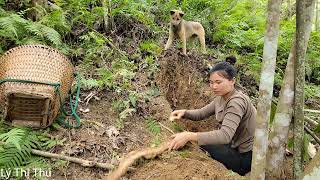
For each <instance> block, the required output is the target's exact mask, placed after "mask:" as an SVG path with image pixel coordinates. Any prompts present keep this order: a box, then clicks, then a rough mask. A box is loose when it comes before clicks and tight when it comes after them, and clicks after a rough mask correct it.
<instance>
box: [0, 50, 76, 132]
mask: <svg viewBox="0 0 320 180" xmlns="http://www.w3.org/2000/svg"><path fill="white" fill-rule="evenodd" d="M8 79H10V80H12V79H13V80H14V82H12V81H10V80H9V81H8ZM73 79H74V67H73V65H72V64H71V62H70V61H69V60H68V59H67V58H66V57H65V56H64V55H63V54H61V53H59V52H58V51H57V50H55V49H53V48H51V47H47V46H44V45H23V46H19V47H15V48H12V49H10V50H8V51H7V52H6V53H5V54H4V55H3V56H2V57H1V58H0V82H1V81H2V83H1V84H0V109H2V111H3V115H4V118H5V119H6V120H7V121H10V122H12V124H14V125H23V126H29V127H35V128H44V127H47V126H49V125H51V124H52V122H53V120H54V119H55V118H56V116H57V114H58V113H59V109H60V106H61V103H62V102H60V101H61V100H60V99H62V100H64V99H65V98H66V97H67V96H68V93H69V91H70V89H71V85H72V82H73ZM17 80H18V81H19V82H16V81H17ZM29 81H30V82H29ZM34 82H38V83H43V84H38V83H34ZM46 83H47V84H46ZM52 83H53V84H58V83H59V84H60V86H59V87H57V86H53V85H48V84H52ZM58 90H60V91H59V92H60V93H58ZM59 94H60V95H59Z"/></svg>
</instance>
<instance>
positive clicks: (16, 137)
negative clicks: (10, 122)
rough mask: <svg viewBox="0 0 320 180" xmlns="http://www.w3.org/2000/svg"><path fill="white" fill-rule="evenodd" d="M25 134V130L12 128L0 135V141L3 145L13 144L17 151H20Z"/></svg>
mask: <svg viewBox="0 0 320 180" xmlns="http://www.w3.org/2000/svg"><path fill="white" fill-rule="evenodd" d="M25 134H26V132H25V130H23V129H19V128H14V129H11V130H10V131H9V132H7V133H4V134H0V141H3V142H5V144H13V145H15V147H16V148H17V149H19V150H21V147H20V142H21V140H22V139H23V138H24V136H25Z"/></svg>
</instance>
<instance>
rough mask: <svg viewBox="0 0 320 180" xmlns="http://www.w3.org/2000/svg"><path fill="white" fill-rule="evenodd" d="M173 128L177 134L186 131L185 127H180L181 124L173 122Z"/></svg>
mask: <svg viewBox="0 0 320 180" xmlns="http://www.w3.org/2000/svg"><path fill="white" fill-rule="evenodd" d="M171 127H172V129H174V131H176V132H182V131H184V127H183V126H181V125H179V124H178V123H176V122H172V123H171Z"/></svg>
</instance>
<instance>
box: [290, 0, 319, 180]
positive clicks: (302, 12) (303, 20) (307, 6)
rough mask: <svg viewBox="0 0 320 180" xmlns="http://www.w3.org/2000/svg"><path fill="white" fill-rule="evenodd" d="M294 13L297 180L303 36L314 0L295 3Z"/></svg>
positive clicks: (301, 131) (296, 174) (305, 39)
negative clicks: (295, 15) (295, 30)
mask: <svg viewBox="0 0 320 180" xmlns="http://www.w3.org/2000/svg"><path fill="white" fill-rule="evenodd" d="M296 4H297V6H296V13H297V17H296V19H297V21H296V29H297V32H296V42H297V43H296V52H297V53H296V63H295V75H294V76H295V96H294V157H293V167H294V171H293V176H294V179H297V178H298V177H299V176H301V173H302V150H303V137H304V128H303V122H304V112H303V108H304V81H305V66H304V60H305V55H306V50H307V44H308V41H309V36H307V35H306V34H305V32H306V29H308V31H311V30H309V28H311V26H310V24H311V22H312V21H311V19H312V13H313V10H314V9H313V8H314V5H315V0H299V1H297V3H296Z"/></svg>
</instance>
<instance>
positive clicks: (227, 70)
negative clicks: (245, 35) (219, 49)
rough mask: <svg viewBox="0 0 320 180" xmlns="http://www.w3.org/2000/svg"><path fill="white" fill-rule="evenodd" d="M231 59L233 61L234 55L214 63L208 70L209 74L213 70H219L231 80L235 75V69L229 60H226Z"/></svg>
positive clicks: (234, 59)
mask: <svg viewBox="0 0 320 180" xmlns="http://www.w3.org/2000/svg"><path fill="white" fill-rule="evenodd" d="M230 58H231V59H232V60H233V61H234V62H235V61H236V58H235V57H234V56H229V57H227V58H226V61H224V62H219V63H217V64H215V65H214V66H213V67H212V68H211V69H210V71H209V76H210V75H211V74H212V73H214V72H219V74H220V75H222V76H223V77H224V78H226V79H228V80H230V81H231V80H232V79H233V78H235V77H236V76H237V70H236V68H234V67H233V66H232V65H231V64H230V63H229V62H227V60H228V59H230Z"/></svg>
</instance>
